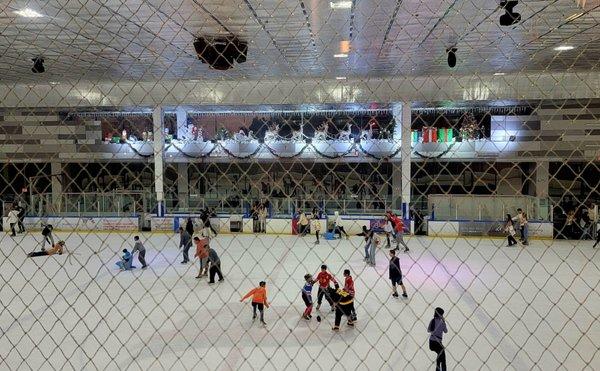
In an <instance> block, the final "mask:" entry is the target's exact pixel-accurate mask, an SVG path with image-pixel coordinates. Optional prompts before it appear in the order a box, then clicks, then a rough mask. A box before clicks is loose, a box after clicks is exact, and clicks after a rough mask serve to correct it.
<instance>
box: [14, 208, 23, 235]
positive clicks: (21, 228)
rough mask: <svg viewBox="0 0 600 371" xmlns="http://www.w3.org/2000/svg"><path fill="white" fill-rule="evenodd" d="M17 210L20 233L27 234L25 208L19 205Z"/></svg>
mask: <svg viewBox="0 0 600 371" xmlns="http://www.w3.org/2000/svg"><path fill="white" fill-rule="evenodd" d="M16 210H17V216H18V218H19V221H18V222H17V225H18V227H19V233H24V232H25V224H24V221H25V208H24V207H23V206H21V205H17V207H16Z"/></svg>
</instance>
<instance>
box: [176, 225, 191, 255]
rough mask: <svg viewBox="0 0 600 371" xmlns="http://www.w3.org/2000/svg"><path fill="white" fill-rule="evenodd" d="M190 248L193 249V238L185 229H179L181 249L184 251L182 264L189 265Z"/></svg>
mask: <svg viewBox="0 0 600 371" xmlns="http://www.w3.org/2000/svg"><path fill="white" fill-rule="evenodd" d="M190 247H192V236H191V235H190V234H189V233H188V232H187V231H186V230H184V229H183V227H179V248H180V249H183V250H182V251H183V261H182V262H181V264H187V263H188V262H189V261H190V258H189V252H190Z"/></svg>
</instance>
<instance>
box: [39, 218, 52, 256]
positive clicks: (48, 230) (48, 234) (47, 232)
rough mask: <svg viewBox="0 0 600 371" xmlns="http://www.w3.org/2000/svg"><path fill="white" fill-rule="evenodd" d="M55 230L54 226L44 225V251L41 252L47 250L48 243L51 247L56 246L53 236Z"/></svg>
mask: <svg viewBox="0 0 600 371" xmlns="http://www.w3.org/2000/svg"><path fill="white" fill-rule="evenodd" d="M53 229H54V227H53V226H52V224H46V225H44V228H43V229H42V250H41V251H44V250H46V242H48V243H49V244H50V247H52V246H54V237H53V236H52V230H53Z"/></svg>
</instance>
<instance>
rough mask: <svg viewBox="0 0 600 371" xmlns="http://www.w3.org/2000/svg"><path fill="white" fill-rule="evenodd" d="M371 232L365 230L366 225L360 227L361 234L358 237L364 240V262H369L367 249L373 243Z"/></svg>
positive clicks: (370, 230)
mask: <svg viewBox="0 0 600 371" xmlns="http://www.w3.org/2000/svg"><path fill="white" fill-rule="evenodd" d="M373 233H374V232H373V230H372V229H367V226H366V225H363V226H362V232H361V233H359V234H358V236H362V237H363V238H364V239H365V261H366V262H368V261H369V249H370V247H371V244H372V243H373Z"/></svg>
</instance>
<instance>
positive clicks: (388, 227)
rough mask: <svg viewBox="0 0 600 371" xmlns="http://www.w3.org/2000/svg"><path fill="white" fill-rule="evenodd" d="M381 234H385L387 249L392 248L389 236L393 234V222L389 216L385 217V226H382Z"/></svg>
mask: <svg viewBox="0 0 600 371" xmlns="http://www.w3.org/2000/svg"><path fill="white" fill-rule="evenodd" d="M383 232H384V233H385V240H386V242H387V248H388V249H389V248H390V247H392V245H391V244H390V236H391V235H393V234H394V222H393V221H392V217H391V216H390V215H386V216H385V224H384V225H383Z"/></svg>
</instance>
